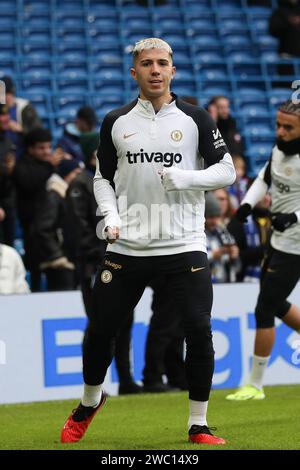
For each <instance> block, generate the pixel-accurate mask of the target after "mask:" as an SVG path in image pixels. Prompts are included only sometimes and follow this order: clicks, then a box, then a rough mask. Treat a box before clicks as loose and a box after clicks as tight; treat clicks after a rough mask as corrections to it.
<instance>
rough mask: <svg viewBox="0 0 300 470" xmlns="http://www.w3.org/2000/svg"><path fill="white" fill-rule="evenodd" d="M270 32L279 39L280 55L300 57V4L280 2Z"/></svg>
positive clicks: (293, 1)
mask: <svg viewBox="0 0 300 470" xmlns="http://www.w3.org/2000/svg"><path fill="white" fill-rule="evenodd" d="M269 31H270V34H271V35H272V36H275V37H276V38H278V39H279V49H278V52H279V54H288V55H289V56H292V57H300V2H299V1H298V0H279V1H278V8H277V9H276V10H275V11H274V12H273V13H272V16H271V18H270V23H269Z"/></svg>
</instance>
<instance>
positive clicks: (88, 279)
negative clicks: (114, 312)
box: [79, 263, 134, 386]
mask: <svg viewBox="0 0 300 470" xmlns="http://www.w3.org/2000/svg"><path fill="white" fill-rule="evenodd" d="M96 271H97V268H96V266H94V265H93V264H91V263H86V264H82V263H81V264H80V266H79V277H80V286H81V292H82V299H83V303H84V308H85V312H86V314H87V317H88V318H89V319H90V318H91V317H92V314H93V289H92V279H93V276H94V274H95V273H96ZM99 302H101V299H99ZM133 313H134V312H133V310H132V312H131V313H130V314H129V315H127V317H126V322H125V323H124V324H123V326H122V328H120V331H119V335H118V337H117V338H116V345H115V356H114V357H115V361H116V368H117V372H118V377H119V382H120V384H123V385H125V386H126V385H128V384H130V383H132V382H133V381H134V379H133V377H132V372H131V361H130V344H131V330H132V325H133Z"/></svg>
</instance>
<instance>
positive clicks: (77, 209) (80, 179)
mask: <svg viewBox="0 0 300 470" xmlns="http://www.w3.org/2000/svg"><path fill="white" fill-rule="evenodd" d="M80 144H81V149H82V153H83V155H84V162H85V169H84V170H83V171H82V172H81V173H80V174H79V175H77V176H76V178H75V179H74V180H73V181H72V183H71V184H70V186H69V188H68V191H67V205H68V210H69V213H71V214H72V217H74V220H75V221H76V223H75V225H76V228H77V230H76V231H75V237H76V247H77V250H76V255H77V264H78V273H79V278H80V286H81V291H82V297H83V302H84V306H85V311H86V314H87V317H88V318H90V317H91V312H92V282H93V279H94V277H95V274H96V271H97V268H98V266H99V265H100V263H101V261H102V259H103V258H104V255H105V250H106V245H107V244H106V242H105V241H104V240H100V239H99V238H98V237H97V234H96V227H97V224H98V222H99V221H100V220H101V218H100V217H99V216H97V215H96V212H97V204H96V200H95V196H94V191H93V178H94V174H95V170H96V150H97V148H98V146H99V132H86V133H83V134H82V135H81V136H80ZM132 323H133V312H132V314H131V315H130V316H129V317H128V320H127V321H126V323H125V324H124V325H123V328H122V330H121V332H120V335H119V337H118V339H117V341H116V349H115V361H116V367H117V372H118V376H119V384H120V385H119V394H130V393H138V392H140V391H141V388H140V387H139V385H137V384H136V383H135V382H134V380H133V377H132V375H131V367H130V341H131V328H132Z"/></svg>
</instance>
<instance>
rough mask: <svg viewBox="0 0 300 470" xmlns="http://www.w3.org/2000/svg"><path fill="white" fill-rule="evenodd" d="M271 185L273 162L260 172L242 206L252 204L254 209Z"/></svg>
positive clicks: (269, 162) (268, 163)
mask: <svg viewBox="0 0 300 470" xmlns="http://www.w3.org/2000/svg"><path fill="white" fill-rule="evenodd" d="M270 185H271V160H269V161H268V162H267V163H266V164H265V166H264V167H263V168H262V170H260V172H259V174H258V176H257V178H256V179H255V180H254V182H253V183H252V185H251V187H250V189H249V190H248V191H247V193H246V195H245V197H244V199H243V200H242V204H250V206H251V207H252V208H253V207H254V206H256V204H257V203H258V202H259V201H261V200H262V198H263V197H264V196H265V194H266V192H267V191H268V188H269V186H270Z"/></svg>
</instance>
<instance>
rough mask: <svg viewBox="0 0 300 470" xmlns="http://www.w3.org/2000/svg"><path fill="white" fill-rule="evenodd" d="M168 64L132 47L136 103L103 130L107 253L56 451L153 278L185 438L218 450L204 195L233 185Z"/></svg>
mask: <svg viewBox="0 0 300 470" xmlns="http://www.w3.org/2000/svg"><path fill="white" fill-rule="evenodd" d="M172 55H173V54H172V50H171V48H170V46H169V45H168V44H167V43H166V42H164V41H162V40H161V39H157V38H150V39H145V40H142V41H139V42H138V43H137V44H136V45H135V48H134V50H133V67H132V68H131V75H132V77H133V79H134V80H136V81H137V84H138V86H139V90H140V94H139V97H138V98H137V99H135V100H134V101H133V102H131V103H129V104H127V105H126V106H124V107H122V108H120V109H116V110H114V111H111V112H110V113H109V114H108V115H107V116H106V117H105V119H104V121H103V124H102V127H101V131H100V146H99V149H98V154H97V157H98V158H97V170H96V174H95V179H94V182H95V183H94V191H95V197H96V200H97V203H98V205H99V207H100V209H101V212H102V214H103V215H104V220H105V227H104V233H105V236H106V237H107V239H108V241H109V243H110V244H109V247H108V250H107V253H106V256H105V258H104V260H103V262H102V265H101V267H100V270H99V273H98V276H97V278H96V281H95V286H94V291H93V302H94V303H93V305H94V310H93V313H92V316H91V318H90V321H89V324H88V327H87V330H86V333H85V338H84V344H83V375H84V393H83V397H82V400H81V403H80V404H79V406H78V407H77V409H76V410H75V412H74V413H73V414H71V415H70V416H69V418H68V420H67V421H66V423H65V426H64V428H63V430H62V434H61V440H62V442H64V443H67V442H75V441H79V440H80V439H81V438H82V437H83V435H84V433H85V431H86V429H87V427H88V426H89V424H90V422H91V421H92V419H93V417H94V416H95V414H96V413H97V411H98V410H99V409H100V408H101V407H102V406H103V404H104V402H105V393H104V392H103V390H102V383H103V381H104V378H105V375H106V371H107V369H108V367H109V365H110V363H111V361H112V358H113V352H114V341H115V338H116V336H117V334H118V331H119V328H120V325H121V324H122V322H123V321H124V319H125V318H126V315H128V313H129V312H130V311H132V309H133V308H134V307H135V306H136V304H137V303H138V301H139V299H140V298H141V296H142V294H143V292H144V289H145V287H146V286H147V285H148V284H149V281H150V280H152V279H155V278H156V277H158V276H161V274H163V275H165V276H166V278H167V279H168V282H169V286H170V290H171V291H172V292H173V295H174V300H175V302H176V305H177V306H178V308H179V309H180V313H181V315H182V321H183V325H184V331H185V338H186V345H187V352H186V373H187V380H188V387H189V408H190V415H189V421H188V438H189V440H190V441H192V442H195V443H205V444H224V443H225V441H224V439H222V438H219V437H217V436H214V435H213V434H212V433H211V431H210V429H209V427H208V425H207V421H206V411H207V405H208V399H209V394H210V389H211V382H212V375H213V370H214V350H213V344H212V334H211V321H210V317H211V307H212V284H211V276H210V272H209V267H208V262H207V255H206V243H205V233H204V205H205V202H204V191H205V190H213V189H217V188H221V187H224V186H228V185H230V184H232V183H233V182H234V180H235V170H234V166H233V163H232V159H231V156H230V154H229V153H228V150H227V147H226V145H225V143H224V141H223V139H222V136H221V134H220V132H219V131H218V129H217V128H216V125H215V123H214V121H213V120H212V119H211V117H210V116H209V114H208V113H207V112H206V111H205V110H204V109H202V108H198V107H196V106H193V105H190V104H187V103H185V102H184V101H182V100H180V99H179V98H178V97H177V96H176V95H174V94H173V93H171V91H170V84H171V81H172V78H173V77H174V75H175V72H176V69H175V67H174V65H173V58H172ZM204 166H205V167H206V169H204ZM157 209H158V212H157ZM160 211H161V212H160ZM162 214H163V217H162V216H161V215H162Z"/></svg>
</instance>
